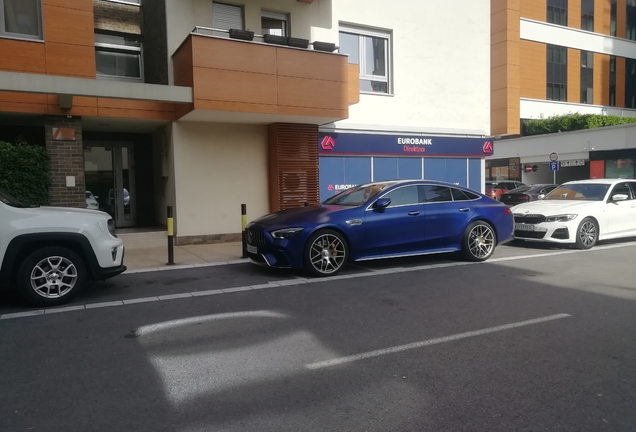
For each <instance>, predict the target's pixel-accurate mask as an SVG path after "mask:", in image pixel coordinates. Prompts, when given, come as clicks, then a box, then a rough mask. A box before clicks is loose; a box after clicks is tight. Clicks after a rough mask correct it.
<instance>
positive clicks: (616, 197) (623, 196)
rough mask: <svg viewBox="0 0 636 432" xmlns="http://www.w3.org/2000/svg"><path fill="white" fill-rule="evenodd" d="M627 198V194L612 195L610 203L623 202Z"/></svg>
mask: <svg viewBox="0 0 636 432" xmlns="http://www.w3.org/2000/svg"><path fill="white" fill-rule="evenodd" d="M628 198H629V197H628V196H627V194H616V195H612V201H614V202H616V201H625V200H626V199H628Z"/></svg>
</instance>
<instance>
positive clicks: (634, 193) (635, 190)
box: [629, 182, 636, 199]
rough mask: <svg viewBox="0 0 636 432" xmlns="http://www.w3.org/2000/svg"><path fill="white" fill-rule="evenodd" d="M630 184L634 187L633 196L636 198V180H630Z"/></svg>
mask: <svg viewBox="0 0 636 432" xmlns="http://www.w3.org/2000/svg"><path fill="white" fill-rule="evenodd" d="M629 186H630V187H631V188H632V196H633V197H634V199H636V182H629Z"/></svg>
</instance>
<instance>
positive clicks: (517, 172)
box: [486, 158, 521, 181]
mask: <svg viewBox="0 0 636 432" xmlns="http://www.w3.org/2000/svg"><path fill="white" fill-rule="evenodd" d="M486 180H487V181H501V180H516V181H521V160H520V158H506V159H490V160H486Z"/></svg>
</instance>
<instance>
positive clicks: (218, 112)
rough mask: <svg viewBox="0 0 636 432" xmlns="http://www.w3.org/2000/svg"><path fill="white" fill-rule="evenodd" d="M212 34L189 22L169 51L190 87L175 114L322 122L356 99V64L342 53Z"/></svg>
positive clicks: (178, 79) (182, 82) (338, 116)
mask: <svg viewBox="0 0 636 432" xmlns="http://www.w3.org/2000/svg"><path fill="white" fill-rule="evenodd" d="M218 34H219V31H217V30H213V29H205V28H201V27H197V28H195V30H194V31H193V32H192V33H191V34H190V35H188V37H187V38H186V39H185V40H184V41H183V43H182V44H181V46H180V47H179V48H178V49H177V51H176V52H175V53H174V55H173V57H172V58H173V65H174V66H173V67H174V83H175V85H177V86H188V87H192V89H193V96H194V97H193V100H194V102H193V104H191V105H189V106H187V107H185V108H184V109H181V110H180V112H178V113H177V117H178V118H180V119H182V120H190V121H218V122H246V123H275V122H289V123H308V124H324V123H329V122H333V121H337V120H342V119H346V118H347V117H348V115H349V105H351V104H354V103H357V102H358V100H359V80H358V66H357V65H350V64H349V63H348V61H347V57H346V56H345V55H341V54H338V53H331V52H325V51H318V50H315V49H305V48H294V47H290V46H282V45H274V44H270V43H264V42H258V41H245V40H239V39H229V38H227V37H223V36H216V35H218Z"/></svg>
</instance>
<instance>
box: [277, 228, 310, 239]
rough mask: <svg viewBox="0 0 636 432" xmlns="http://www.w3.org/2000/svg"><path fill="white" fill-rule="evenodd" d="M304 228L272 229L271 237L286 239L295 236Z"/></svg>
mask: <svg viewBox="0 0 636 432" xmlns="http://www.w3.org/2000/svg"><path fill="white" fill-rule="evenodd" d="M304 229H305V228H283V229H279V230H276V231H272V237H274V238H275V239H286V238H290V237H293V236H295V235H296V234H298V233H299V232H301V231H302V230H304Z"/></svg>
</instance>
